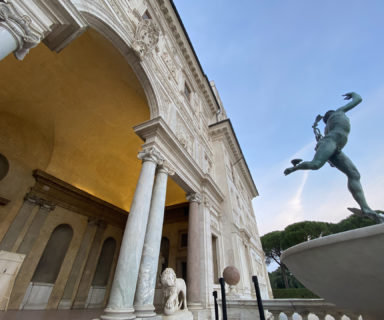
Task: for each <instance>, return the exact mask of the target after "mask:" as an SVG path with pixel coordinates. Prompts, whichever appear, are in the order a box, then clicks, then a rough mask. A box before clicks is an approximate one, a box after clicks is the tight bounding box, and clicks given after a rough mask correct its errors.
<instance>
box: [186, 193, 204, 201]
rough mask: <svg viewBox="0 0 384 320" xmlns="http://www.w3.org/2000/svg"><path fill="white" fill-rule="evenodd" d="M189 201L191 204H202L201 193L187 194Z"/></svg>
mask: <svg viewBox="0 0 384 320" xmlns="http://www.w3.org/2000/svg"><path fill="white" fill-rule="evenodd" d="M187 200H188V201H189V202H197V203H201V195H200V194H199V193H189V194H187Z"/></svg>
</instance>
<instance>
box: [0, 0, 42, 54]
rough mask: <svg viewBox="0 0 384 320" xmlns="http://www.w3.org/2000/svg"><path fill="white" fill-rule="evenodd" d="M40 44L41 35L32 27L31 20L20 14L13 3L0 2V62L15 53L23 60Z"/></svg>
mask: <svg viewBox="0 0 384 320" xmlns="http://www.w3.org/2000/svg"><path fill="white" fill-rule="evenodd" d="M39 43H40V35H39V34H38V33H37V32H36V31H35V30H33V29H32V28H31V27H30V18H29V17H27V16H25V15H22V14H20V13H19V12H18V11H17V10H16V9H15V7H14V6H13V5H12V3H4V2H0V60H2V59H3V58H5V57H6V56H8V55H9V54H10V53H12V52H13V53H14V54H15V57H16V58H17V59H18V60H23V59H24V57H25V56H26V55H27V54H28V52H29V50H30V49H31V48H33V47H36V46H37V45H38V44H39Z"/></svg>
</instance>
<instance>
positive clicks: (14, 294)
mask: <svg viewBox="0 0 384 320" xmlns="http://www.w3.org/2000/svg"><path fill="white" fill-rule="evenodd" d="M0 59H2V60H1V61H0V70H1V77H0V154H1V158H0V176H1V172H3V177H2V179H1V180H0V217H1V224H0V250H2V251H1V252H0V264H1V267H2V268H3V267H4V270H6V271H4V274H1V275H0V280H1V281H3V282H2V283H5V284H6V285H4V286H2V289H0V294H1V296H0V299H1V300H0V309H2V310H4V309H6V308H7V309H9V310H17V309H25V310H27V309H29V310H31V309H35V310H38V309H40V310H42V309H85V308H101V309H104V310H105V311H104V312H103V314H101V318H102V319H133V318H135V317H137V318H146V317H148V318H150V317H153V316H154V314H155V313H156V310H158V307H159V305H160V304H161V289H160V284H159V273H160V272H161V271H162V270H164V268H166V267H171V268H173V269H174V270H175V272H176V274H177V276H178V277H181V278H184V279H185V280H186V283H187V290H188V291H187V298H188V303H189V309H190V310H191V311H192V312H193V314H194V317H195V319H209V318H210V317H211V315H212V308H213V298H212V291H213V290H218V288H219V284H218V278H219V277H220V276H221V275H222V271H223V269H224V268H225V267H226V266H230V265H233V266H235V267H237V268H238V269H239V271H240V275H241V280H240V282H239V284H238V285H237V287H236V294H237V297H238V298H240V299H245V300H246V299H254V298H255V292H254V289H253V285H252V282H251V276H252V275H257V276H258V278H259V283H260V289H261V293H262V296H263V298H265V299H271V298H272V293H271V288H270V284H269V279H268V274H267V271H266V267H265V258H264V254H263V251H262V248H261V243H260V239H259V234H258V230H257V224H256V219H255V214H254V212H253V208H252V199H253V198H255V197H256V196H258V191H257V189H256V186H255V183H254V181H253V179H252V177H251V174H250V171H249V168H248V166H247V163H246V160H245V159H244V156H243V153H242V151H241V148H240V145H239V142H238V140H237V138H236V134H235V132H234V130H233V127H232V125H231V122H230V120H229V119H228V118H227V115H226V112H225V109H224V107H223V104H222V102H221V100H220V97H219V94H218V92H217V89H216V87H215V85H214V83H213V82H210V81H208V79H207V77H206V75H205V74H204V71H203V70H202V68H201V65H200V63H199V60H198V58H197V56H196V54H195V52H194V49H193V47H192V45H191V42H190V40H189V38H188V35H187V33H186V31H185V28H184V26H183V24H182V22H181V19H180V17H179V15H178V13H177V11H176V8H175V6H174V4H173V2H172V1H169V0H157V1H155V0H150V1H144V0H33V1H32V0H12V1H9V0H8V1H4V0H3V1H0ZM21 60H22V61H21ZM164 211H165V213H164ZM127 217H128V218H127ZM1 277H3V278H1Z"/></svg>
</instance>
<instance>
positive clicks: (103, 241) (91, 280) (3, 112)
mask: <svg viewBox="0 0 384 320" xmlns="http://www.w3.org/2000/svg"><path fill="white" fill-rule="evenodd" d="M0 69H1V77H0V147H1V150H0V152H1V154H3V155H4V156H5V157H6V158H7V159H8V162H9V172H8V174H7V175H6V177H5V178H4V179H3V180H2V181H0V197H1V198H3V199H5V200H9V203H7V204H6V205H1V206H0V215H1V220H2V224H1V225H0V241H3V243H1V242H0V244H1V245H2V249H3V250H5V249H7V250H9V251H13V252H20V250H21V251H22V252H21V253H24V254H26V257H25V260H24V264H23V266H22V268H21V270H20V273H19V276H18V278H17V279H16V282H15V287H14V289H13V293H12V296H11V300H10V301H9V308H10V309H18V308H19V307H20V305H22V306H26V308H28V306H29V307H30V308H36V309H39V308H47V309H56V308H72V307H76V308H85V307H87V306H89V307H102V306H104V305H105V303H106V295H105V290H108V288H109V287H108V286H110V283H111V280H112V275H113V270H112V271H110V270H109V269H108V270H107V271H105V272H109V273H108V276H107V280H106V281H107V282H108V285H106V284H105V282H106V281H104V280H103V276H102V275H100V274H101V273H102V271H100V270H99V269H98V268H99V267H98V266H99V265H100V261H104V260H105V259H107V260H108V259H109V260H112V262H111V263H112V265H115V264H116V260H117V254H118V247H119V245H120V241H121V237H122V231H123V229H124V223H125V220H124V218H122V217H123V216H124V215H126V214H127V212H128V211H129V210H130V206H131V202H132V198H133V195H134V192H135V187H136V183H137V180H138V177H139V173H140V168H141V161H140V160H138V159H137V153H138V151H140V149H141V145H142V144H143V141H142V140H141V139H140V138H139V137H138V136H137V135H136V134H135V132H134V131H133V129H132V127H133V126H135V125H137V124H140V123H142V122H144V121H147V120H149V119H150V118H151V114H150V108H149V106H148V102H147V99H146V94H145V90H144V89H143V87H142V85H141V84H140V82H139V80H138V79H137V77H136V75H135V73H134V72H133V70H132V68H131V67H130V65H129V64H128V63H127V61H126V59H125V58H124V57H123V56H122V55H121V54H120V53H119V51H118V50H117V49H116V48H114V46H113V45H112V44H111V43H110V42H109V41H108V40H106V39H104V38H103V37H102V36H101V35H100V34H98V33H97V32H96V31H93V30H88V31H87V32H85V33H84V34H83V35H82V36H80V37H79V38H78V39H76V40H75V41H74V42H73V43H71V44H70V45H69V46H68V47H67V48H65V49H64V50H63V51H62V52H61V53H59V54H56V53H53V52H52V51H50V50H49V49H48V48H47V47H45V46H44V45H43V44H40V45H39V46H38V47H37V48H34V49H33V50H32V51H31V53H30V54H29V56H28V59H25V61H23V62H19V61H17V60H16V59H14V58H13V57H12V56H9V57H7V58H6V59H4V60H3V61H1V62H0ZM36 169H39V171H38V173H36V172H35V176H34V175H33V172H34V170H36ZM37 176H38V177H39V179H40V180H41V181H40V184H39V181H37V182H36V180H38V179H37V178H36V177H37ZM31 187H32V190H31ZM27 194H29V200H31V199H32V201H35V202H34V205H31V204H30V203H32V202H29V204H26V203H27V197H26V195H27ZM44 196H45V197H46V198H45V199H42V200H39V199H38V198H39V197H44ZM55 199H56V200H57V201H58V199H61V200H60V201H61V202H60V203H59V204H58V203H54V201H53V200H55ZM74 199H75V200H76V201H77V202H76V201H75V200H74ZM29 200H28V201H29ZM39 201H40V202H39ZM41 201H43V202H41ZM44 201H45V202H44ZM185 202H186V198H185V191H184V190H183V189H182V188H181V187H179V186H178V185H177V183H176V182H174V181H173V180H172V179H168V185H167V196H166V207H167V211H166V215H165V225H164V229H163V240H164V241H163V242H162V243H164V244H163V245H162V257H161V259H163V260H161V261H160V263H159V265H161V267H162V268H164V266H165V265H167V266H168V265H169V266H171V267H173V268H174V269H175V270H176V272H177V273H178V276H184V275H185V272H186V271H185V266H186V264H185V262H186V239H185V237H186V236H185V235H186V234H187V229H188V204H186V203H185ZM50 205H51V206H52V207H49V206H50ZM44 208H45V209H47V212H49V214H48V215H46V216H44V217H45V220H40V223H41V225H37V224H38V222H39V221H38V218H39V217H40V216H41V214H42V210H43V209H44ZM21 211H22V212H25V213H23V214H24V215H25V221H24V223H23V224H20V225H17V226H16V227H14V230H15V231H16V232H17V234H13V235H12V236H11V238H12V239H11V240H9V239H8V238H7V239H6V237H7V232H8V231H9V230H10V227H11V226H12V225H14V224H15V221H16V220H17V219H16V218H17V216H18V214H20V212H21ZM39 214H40V216H39ZM113 214H115V215H117V216H120V218H116V217H114V218H111V219H110V220H108V215H113ZM102 217H107V218H106V221H101V220H103V219H101V218H102ZM125 218H126V216H125ZM119 219H120V220H119ZM119 221H120V222H121V223H120V222H119ZM93 222H94V224H92V223H93ZM67 226H68V227H69V228H70V229H71V230H69V229H68V228H67ZM34 228H35V229H34ZM34 233H35V234H34ZM67 235H68V236H67ZM66 237H69V239H70V241H69V242H68V243H67V244H66V245H63V248H64V249H65V251H64V255H63V256H62V257H61V258H60V257H59V258H58V259H59V260H58V261H59V262H60V263H61V262H62V261H65V263H62V265H61V266H60V267H59V268H58V270H57V272H56V276H55V277H53V278H54V281H53V282H54V283H53V286H51V287H49V288H48V289H47V288H45V289H44V288H39V290H40V291H39V292H40V293H41V294H42V295H44V294H45V295H46V296H47V293H46V292H49V294H48V298H47V299H46V300H44V301H43V302H41V301H40V302H39V301H37V302H35V304H34V303H30V304H29V305H28V301H26V300H25V299H26V297H25V295H26V292H27V291H28V290H32V289H33V288H31V285H30V283H31V281H33V279H36V282H41V283H43V282H44V279H45V278H44V277H39V276H38V275H36V272H37V271H36V270H38V269H39V266H41V263H40V262H41V259H43V258H44V259H46V258H47V257H46V256H47V255H49V252H52V248H51V249H49V245H51V240H52V239H53V240H52V241H53V242H63V243H64V242H65V241H64V240H63V239H66ZM2 239H3V240H2ZM4 239H6V240H7V241H5V242H4ZM28 239H29V240H33V243H27V240H28ZM110 239H113V241H115V243H113V241H112V240H110ZM167 241H168V242H167ZM114 246H115V247H116V248H115V247H114ZM55 247H56V246H53V248H55ZM108 248H109V249H108ZM111 248H115V249H111ZM27 249H28V250H27ZM64 249H63V250H64ZM49 250H51V251H49ZM80 253H83V254H85V256H86V257H87V256H88V258H87V259H85V258H84V257H83V260H84V261H82V260H81V259H80V258H77V257H78V256H79V254H80ZM60 259H61V260H60ZM100 259H101V260H100ZM102 259H104V260H102ZM102 264H103V263H101V265H102ZM91 265H92V275H91V276H88V279H85V278H84V275H83V276H82V273H81V272H79V270H80V271H81V270H87V268H88V267H91ZM75 266H76V267H77V268H80V269H78V270H77V272H78V273H79V274H78V275H77V276H76V274H74V271H73V270H72V269H73V268H74V267H75ZM100 268H101V267H100ZM112 269H113V268H112ZM100 272H101V273H100ZM54 273H55V272H54ZM95 278H96V280H95ZM51 282H52V281H51ZM103 283H104V287H105V286H107V289H105V288H104V291H103V292H101V293H100V292H99V293H98V292H97V288H98V286H97V284H103ZM93 284H95V285H94V286H93ZM91 287H92V288H93V289H92V288H91ZM99 287H100V286H99ZM90 288H91V289H92V290H93V293H92V294H93V295H94V298H92V297H90V296H89V294H90V293H89V292H90V290H91V289H90ZM109 289H110V288H109ZM47 290H48V291H47ZM44 292H45V293H44ZM30 293H31V292H29V294H30ZM98 295H99V297H98ZM100 295H103V296H102V298H100ZM64 298H65V299H64ZM92 299H94V301H93V302H94V303H93V304H92ZM44 303H45V304H44Z"/></svg>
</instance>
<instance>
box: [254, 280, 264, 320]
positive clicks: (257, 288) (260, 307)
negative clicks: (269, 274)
mask: <svg viewBox="0 0 384 320" xmlns="http://www.w3.org/2000/svg"><path fill="white" fill-rule="evenodd" d="M252 281H253V284H254V285H255V291H256V298H257V306H258V307H259V314H260V320H265V315H264V308H263V301H262V300H261V295H260V288H259V281H258V280H257V276H252Z"/></svg>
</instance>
